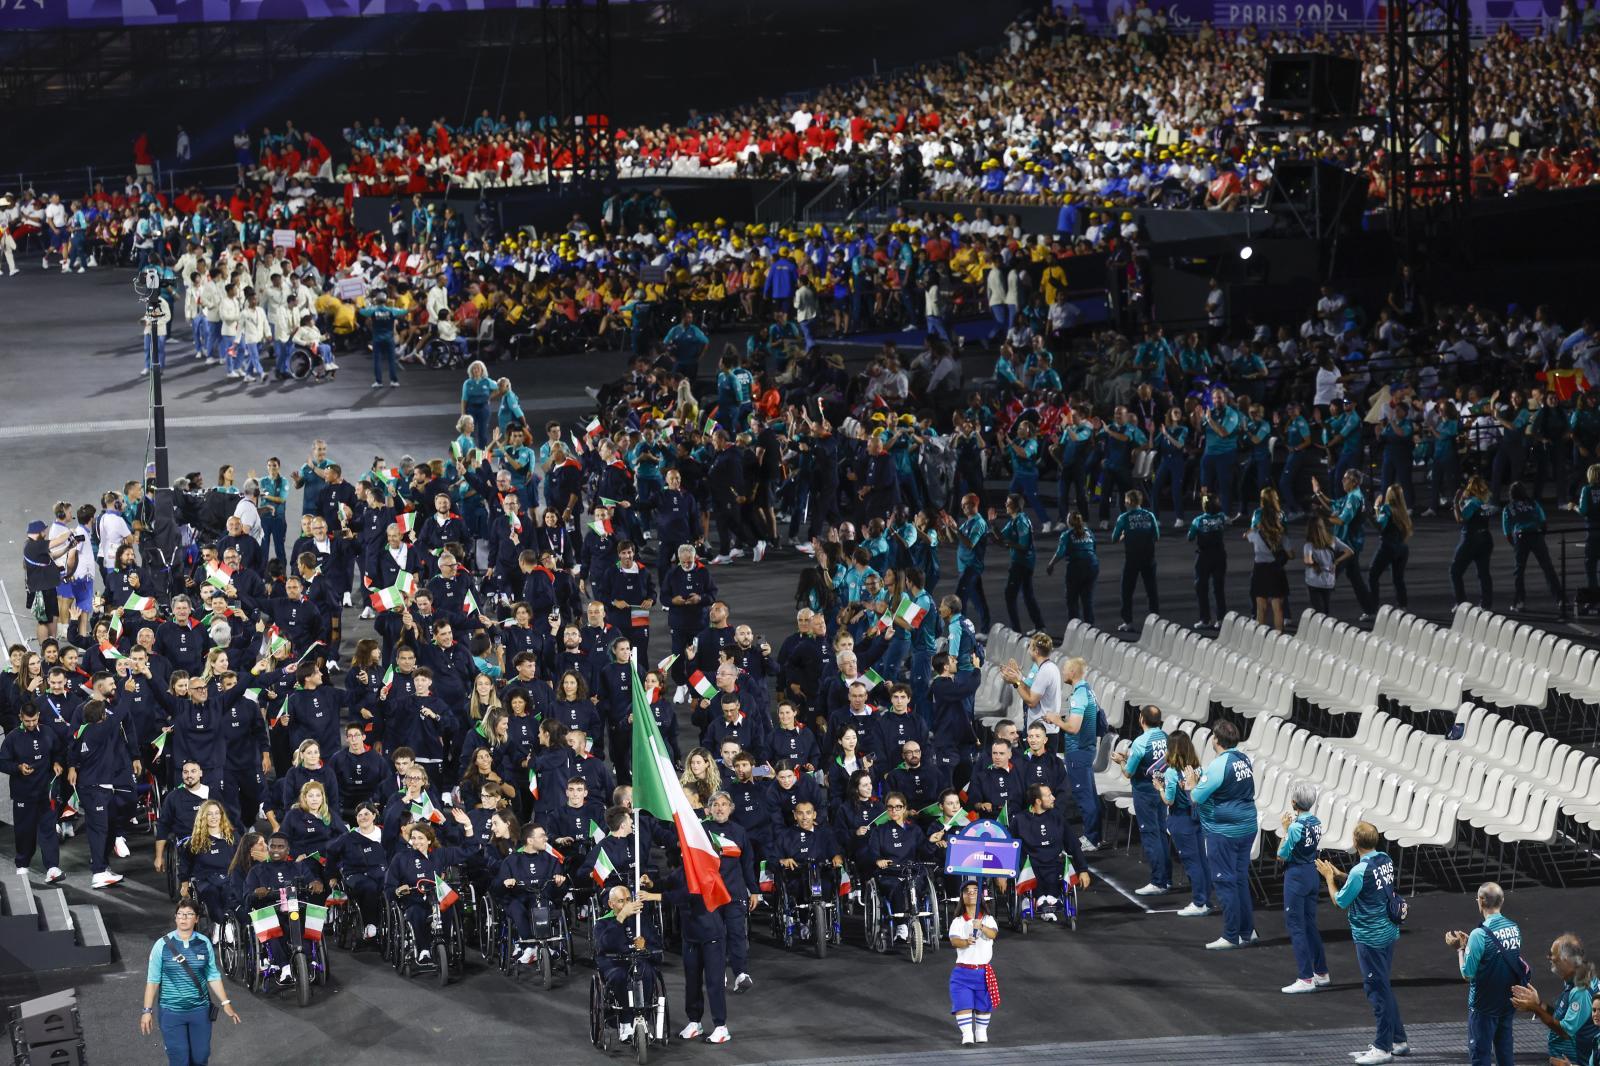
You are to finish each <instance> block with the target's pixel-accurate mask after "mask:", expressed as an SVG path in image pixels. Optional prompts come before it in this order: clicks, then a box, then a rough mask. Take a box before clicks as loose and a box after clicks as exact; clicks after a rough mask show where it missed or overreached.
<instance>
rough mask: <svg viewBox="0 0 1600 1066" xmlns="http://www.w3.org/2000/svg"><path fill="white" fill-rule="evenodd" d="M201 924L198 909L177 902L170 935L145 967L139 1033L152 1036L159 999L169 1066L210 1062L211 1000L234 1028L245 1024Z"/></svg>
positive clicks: (159, 942) (152, 950)
mask: <svg viewBox="0 0 1600 1066" xmlns="http://www.w3.org/2000/svg"><path fill="white" fill-rule="evenodd" d="M199 921H200V907H199V905H198V904H197V903H195V902H194V900H191V899H181V900H179V901H178V905H177V906H176V907H175V908H173V911H172V924H173V927H174V928H173V930H172V932H170V933H167V934H166V935H165V936H162V937H159V938H157V940H156V942H155V944H154V945H153V946H152V947H151V948H150V961H149V963H148V964H147V965H146V967H145V977H144V981H145V984H144V1012H143V1013H142V1014H141V1015H140V1017H139V1032H141V1033H143V1034H144V1035H145V1036H149V1035H150V1033H151V1031H152V1030H153V1029H154V1028H155V1027H156V1025H157V1024H158V1021H157V1018H156V1003H157V1001H158V997H159V1002H160V1004H161V1017H160V1019H159V1024H160V1026H161V1042H162V1044H164V1045H165V1046H166V1049H167V1059H168V1061H170V1062H205V1061H206V1059H207V1058H208V1057H209V1056H210V1054H211V997H212V996H215V997H216V998H217V1003H218V1005H219V1006H220V1007H221V1008H222V1012H223V1013H224V1014H226V1015H227V1016H228V1020H229V1021H231V1022H233V1024H235V1025H238V1024H239V1023H240V1022H241V1021H243V1019H242V1018H240V1017H239V1012H238V1011H236V1010H234V1009H233V1001H232V1000H231V999H229V998H228V990H227V989H226V988H225V987H223V984H222V970H221V968H220V967H218V966H217V948H216V945H215V944H213V943H212V942H211V939H210V938H209V937H207V936H206V935H205V934H204V933H201V932H198V931H196V929H195V925H196V924H197V923H198V922H199ZM191 974H192V975H193V976H191Z"/></svg>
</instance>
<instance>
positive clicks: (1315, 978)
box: [1278, 781, 1333, 995]
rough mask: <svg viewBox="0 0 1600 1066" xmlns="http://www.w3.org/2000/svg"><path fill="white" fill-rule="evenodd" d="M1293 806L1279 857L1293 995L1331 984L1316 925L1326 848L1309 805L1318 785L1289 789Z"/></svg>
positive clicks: (1289, 987) (1289, 989)
mask: <svg viewBox="0 0 1600 1066" xmlns="http://www.w3.org/2000/svg"><path fill="white" fill-rule="evenodd" d="M1289 802H1290V805H1291V806H1293V808H1294V810H1292V811H1285V812H1284V815H1283V823H1282V825H1283V843H1282V844H1280V845H1279V846H1278V859H1279V861H1280V862H1282V863H1283V864H1284V866H1283V924H1284V925H1285V926H1287V927H1288V930H1289V943H1290V944H1291V945H1292V946H1293V947H1294V964H1295V980H1294V982H1293V983H1292V984H1289V985H1286V986H1285V987H1284V989H1283V991H1284V992H1285V993H1287V994H1289V995H1295V994H1297V993H1301V992H1315V991H1316V990H1317V989H1319V988H1325V987H1327V986H1328V985H1329V984H1330V983H1332V980H1333V979H1332V978H1331V977H1330V976H1328V958H1327V955H1326V953H1325V952H1324V951H1323V948H1322V933H1321V932H1319V931H1318V929H1317V895H1318V893H1317V868H1316V861H1317V854H1318V851H1319V850H1320V849H1321V847H1322V822H1321V820H1320V819H1319V818H1317V816H1316V815H1314V814H1312V813H1311V809H1312V808H1313V807H1315V806H1316V805H1317V786H1316V785H1313V784H1311V783H1310V782H1309V781H1301V782H1299V783H1297V784H1296V785H1295V786H1294V789H1293V790H1292V791H1291V792H1290V793H1289Z"/></svg>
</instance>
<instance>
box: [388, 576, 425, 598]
mask: <svg viewBox="0 0 1600 1066" xmlns="http://www.w3.org/2000/svg"><path fill="white" fill-rule="evenodd" d="M417 584H418V582H417V575H416V574H413V573H412V572H411V571H409V570H402V571H400V572H399V573H398V574H396V575H395V576H394V584H393V585H391V586H389V587H390V588H392V589H395V590H396V591H398V592H403V593H405V594H406V595H407V596H415V595H416V594H417Z"/></svg>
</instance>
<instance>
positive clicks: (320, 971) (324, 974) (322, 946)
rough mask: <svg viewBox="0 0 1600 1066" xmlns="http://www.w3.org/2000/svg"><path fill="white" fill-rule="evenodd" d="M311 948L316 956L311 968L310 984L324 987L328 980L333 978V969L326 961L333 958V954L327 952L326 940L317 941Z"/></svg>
mask: <svg viewBox="0 0 1600 1066" xmlns="http://www.w3.org/2000/svg"><path fill="white" fill-rule="evenodd" d="M313 946H314V947H315V949H316V954H315V957H314V962H313V965H312V967H311V983H312V984H314V985H324V986H326V985H327V983H328V979H329V978H330V977H332V976H333V969H332V967H330V966H329V965H328V960H329V959H331V958H332V957H333V953H332V952H331V951H329V950H328V942H327V941H326V940H318V941H316V942H315V943H314V944H313Z"/></svg>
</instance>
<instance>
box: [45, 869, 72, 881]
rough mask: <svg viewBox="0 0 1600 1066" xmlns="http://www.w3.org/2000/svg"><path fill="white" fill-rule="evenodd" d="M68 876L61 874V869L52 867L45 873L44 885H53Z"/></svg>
mask: <svg viewBox="0 0 1600 1066" xmlns="http://www.w3.org/2000/svg"><path fill="white" fill-rule="evenodd" d="M66 876H67V875H66V874H64V873H62V872H61V867H59V866H52V867H50V869H48V870H46V871H45V872H44V883H45V884H47V885H53V884H55V883H56V882H57V881H59V880H61V879H62V878H63V877H66Z"/></svg>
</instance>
